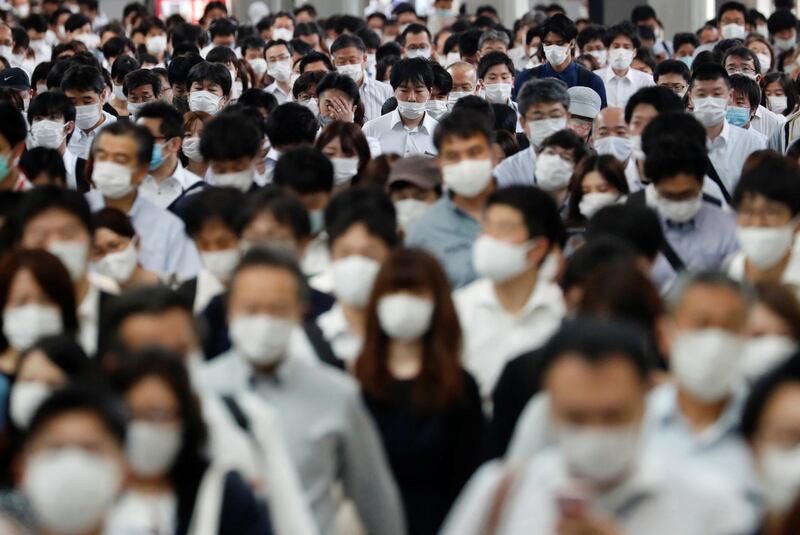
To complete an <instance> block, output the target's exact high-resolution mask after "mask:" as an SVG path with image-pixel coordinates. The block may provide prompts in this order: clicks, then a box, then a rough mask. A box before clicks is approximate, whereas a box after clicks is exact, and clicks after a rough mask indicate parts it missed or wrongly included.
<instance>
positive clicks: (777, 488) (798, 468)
mask: <svg viewBox="0 0 800 535" xmlns="http://www.w3.org/2000/svg"><path fill="white" fill-rule="evenodd" d="M758 464H759V466H760V468H761V470H760V472H761V483H762V485H761V486H762V490H763V492H764V501H765V502H766V505H767V509H768V510H769V511H772V512H776V513H785V512H787V511H789V510H790V509H791V507H792V505H794V503H795V500H796V499H797V496H798V493H800V447H798V446H795V447H788V448H787V447H778V446H768V447H766V448H764V453H762V454H761V458H760V459H759V463H758Z"/></svg>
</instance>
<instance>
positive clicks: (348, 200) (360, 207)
mask: <svg viewBox="0 0 800 535" xmlns="http://www.w3.org/2000/svg"><path fill="white" fill-rule="evenodd" d="M357 223H360V224H362V225H364V226H365V227H366V229H367V232H369V233H370V234H372V235H374V236H376V237H378V238H380V240H381V241H383V242H384V243H385V244H386V245H387V246H388V247H389V248H393V247H395V246H396V245H398V244H399V243H400V236H399V235H398V232H397V212H396V211H395V208H394V204H392V201H391V199H389V196H388V195H387V194H386V193H385V192H384V191H383V190H382V189H380V188H378V187H376V186H365V187H357V188H351V189H346V190H344V191H341V192H339V193H338V194H336V195H334V197H333V198H332V199H331V200H330V202H329V203H328V206H327V207H326V208H325V229H326V230H327V232H328V245H329V247H333V244H334V243H335V242H336V240H338V239H339V238H340V237H341V236H342V235H343V234H345V233H346V232H347V231H348V230H349V229H350V227H352V226H353V225H355V224H357Z"/></svg>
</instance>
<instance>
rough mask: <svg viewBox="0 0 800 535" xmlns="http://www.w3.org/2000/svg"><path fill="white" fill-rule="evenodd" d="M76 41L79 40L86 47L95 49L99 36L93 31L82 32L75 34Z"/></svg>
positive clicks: (98, 43)
mask: <svg viewBox="0 0 800 535" xmlns="http://www.w3.org/2000/svg"><path fill="white" fill-rule="evenodd" d="M75 40H76V41H80V42H81V43H83V44H84V45H86V48H88V49H90V50H91V49H95V48H97V47H98V46H99V45H100V36H99V35H96V34H93V33H82V34H80V35H76V36H75Z"/></svg>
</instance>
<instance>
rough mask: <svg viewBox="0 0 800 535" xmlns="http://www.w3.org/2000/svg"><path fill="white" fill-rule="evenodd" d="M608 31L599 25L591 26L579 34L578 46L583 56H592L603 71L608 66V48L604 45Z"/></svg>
mask: <svg viewBox="0 0 800 535" xmlns="http://www.w3.org/2000/svg"><path fill="white" fill-rule="evenodd" d="M605 34H606V29H605V28H604V27H603V26H600V25H598V24H591V25H589V26H587V27H586V28H584V29H583V30H581V31H579V32H578V36H577V38H576V44H577V45H578V49H579V50H580V51H581V54H588V55H590V56H592V57H593V58H594V59H595V60H596V61H597V64H598V65H600V68H601V69H602V68H603V67H605V66H606V65H607V64H608V48H607V47H606V45H605V44H604V43H603V37H604V36H605Z"/></svg>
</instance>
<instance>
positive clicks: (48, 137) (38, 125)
mask: <svg viewBox="0 0 800 535" xmlns="http://www.w3.org/2000/svg"><path fill="white" fill-rule="evenodd" d="M31 137H32V138H33V146H34V147H44V148H47V149H58V148H59V147H60V146H61V144H62V143H63V142H64V138H66V134H65V133H64V123H61V122H58V121H51V120H49V119H43V120H41V121H36V122H35V123H33V126H31Z"/></svg>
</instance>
